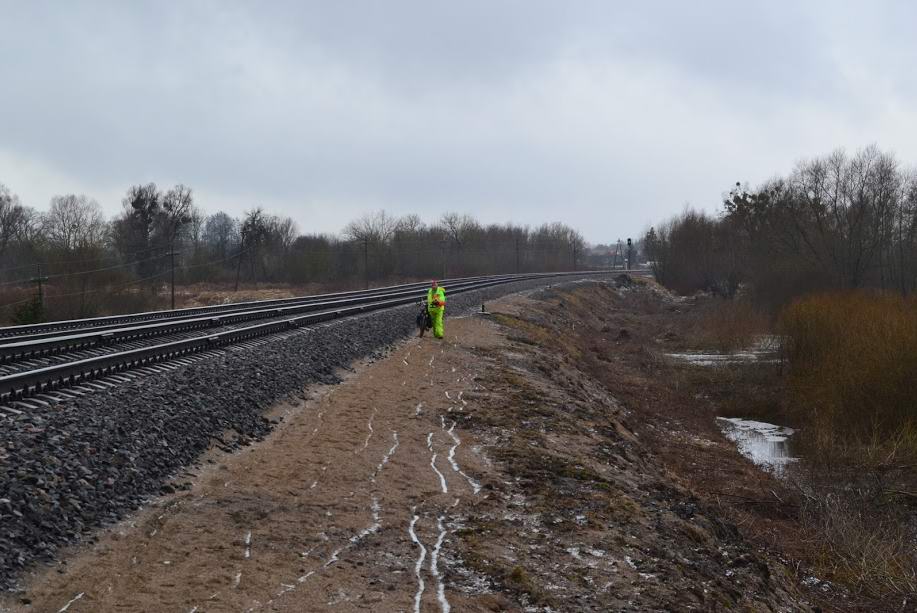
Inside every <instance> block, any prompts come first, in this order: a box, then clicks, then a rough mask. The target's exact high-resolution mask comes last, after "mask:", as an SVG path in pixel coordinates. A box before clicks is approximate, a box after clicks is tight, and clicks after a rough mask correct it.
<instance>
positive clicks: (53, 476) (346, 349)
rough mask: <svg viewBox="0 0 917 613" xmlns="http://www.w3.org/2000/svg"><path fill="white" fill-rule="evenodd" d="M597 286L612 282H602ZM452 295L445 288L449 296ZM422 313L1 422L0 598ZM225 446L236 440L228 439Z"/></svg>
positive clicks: (395, 312) (455, 310) (459, 301)
mask: <svg viewBox="0 0 917 613" xmlns="http://www.w3.org/2000/svg"><path fill="white" fill-rule="evenodd" d="M590 276H594V275H584V276H583V277H573V278H571V277H554V278H545V279H538V280H532V281H523V282H519V283H512V284H508V285H503V286H496V287H492V288H488V289H484V290H479V291H473V292H468V293H464V294H456V295H452V296H450V297H449V307H448V311H447V313H448V315H447V328H446V332H447V335H448V316H449V315H452V316H455V315H457V314H462V313H468V312H470V311H472V310H477V309H479V308H480V305H481V303H482V302H486V301H487V300H493V299H494V298H497V297H499V296H503V295H506V294H509V293H513V292H518V291H523V290H528V289H533V288H536V287H541V286H545V285H547V284H551V283H558V282H569V281H571V280H575V279H577V278H588V277H590ZM602 277H603V278H609V277H608V275H603V276H602ZM447 291H448V288H447ZM418 308H419V307H418V306H413V305H410V306H403V307H398V308H394V309H389V310H384V311H378V312H375V313H371V314H368V315H365V316H362V317H359V318H353V319H345V320H341V321H337V322H334V323H332V324H331V325H327V326H324V327H318V328H314V329H312V330H308V331H303V332H302V333H299V334H295V335H292V336H289V337H287V338H284V339H282V340H278V341H276V342H274V341H272V342H267V343H262V344H261V345H260V346H258V347H256V348H252V349H242V350H238V351H225V352H222V353H221V354H220V355H219V357H216V358H212V359H207V360H201V361H199V362H197V363H195V364H192V365H190V366H186V367H180V368H177V369H175V370H172V371H169V372H167V373H162V374H157V375H151V376H146V377H140V378H137V379H135V380H133V381H131V382H128V383H124V384H123V385H119V386H117V387H115V388H112V389H110V390H108V391H105V392H98V393H94V394H89V395H86V396H84V397H81V398H78V399H75V400H72V401H68V402H64V403H60V404H56V405H53V406H50V407H42V408H39V409H36V410H34V411H30V412H29V413H27V414H23V415H19V416H6V417H2V418H0V587H2V588H4V589H9V588H11V587H13V586H14V582H15V580H16V577H17V576H18V575H19V574H20V573H21V572H22V571H23V570H24V569H25V568H26V567H27V566H28V565H29V564H31V563H33V562H35V561H37V560H49V559H51V558H52V556H53V554H54V551H55V550H56V549H57V548H58V547H60V546H62V545H65V544H68V543H72V542H75V541H77V540H79V539H80V538H81V537H82V536H84V535H86V534H88V533H89V532H90V531H91V530H93V529H95V528H98V527H99V526H103V525H106V524H110V523H113V522H115V521H117V520H119V519H121V518H122V517H124V516H125V515H126V514H127V513H129V512H130V511H132V510H134V509H136V508H137V507H138V506H140V505H141V504H142V503H143V502H144V501H145V500H148V499H149V497H150V496H153V495H156V494H159V493H162V492H168V491H170V490H171V488H172V486H171V485H167V482H168V481H170V479H171V478H172V477H173V476H174V475H176V473H177V472H178V471H179V470H180V469H181V468H182V467H184V466H187V465H189V464H191V463H193V462H194V461H195V460H196V459H197V458H199V457H200V455H201V454H202V453H203V452H204V451H206V450H207V449H208V448H210V447H211V446H212V445H214V444H217V445H219V446H221V447H237V446H239V445H246V444H248V443H249V442H250V441H252V440H256V439H259V438H261V437H263V436H265V435H266V434H267V433H268V432H269V431H270V429H271V427H272V423H271V422H270V421H269V420H267V419H266V418H265V417H263V414H264V412H265V411H266V410H267V409H268V408H270V407H271V406H272V405H274V404H275V403H277V402H278V401H281V400H284V399H288V398H290V397H291V396H296V395H302V394H303V392H304V389H305V388H306V387H307V386H309V385H311V384H316V383H326V384H333V383H336V382H338V381H339V377H338V375H337V374H336V373H337V372H338V371H339V370H340V369H341V368H346V367H349V366H350V365H352V364H353V363H354V362H355V361H357V360H359V359H361V358H365V357H368V356H379V355H382V354H384V353H385V349H386V348H387V347H390V346H391V345H393V344H394V343H395V342H397V341H399V340H401V339H404V338H405V337H407V336H409V335H412V334H415V333H416V328H415V323H414V318H415V315H416V313H417V311H418ZM226 438H231V439H232V440H229V441H227V440H225V439H226Z"/></svg>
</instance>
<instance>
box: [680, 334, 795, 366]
mask: <svg viewBox="0 0 917 613" xmlns="http://www.w3.org/2000/svg"><path fill="white" fill-rule="evenodd" d="M779 346H780V341H779V339H778V338H777V337H776V336H771V335H760V336H758V337H756V338H755V342H754V344H753V345H752V346H751V347H749V348H748V349H746V350H744V351H736V352H733V353H703V352H695V351H686V352H683V353H667V354H665V355H666V357H668V358H672V359H673V360H678V361H680V362H687V363H688V364H693V365H694V366H726V365H729V364H754V363H757V364H774V363H776V362H778V361H779V360H778V358H777V350H778V349H779Z"/></svg>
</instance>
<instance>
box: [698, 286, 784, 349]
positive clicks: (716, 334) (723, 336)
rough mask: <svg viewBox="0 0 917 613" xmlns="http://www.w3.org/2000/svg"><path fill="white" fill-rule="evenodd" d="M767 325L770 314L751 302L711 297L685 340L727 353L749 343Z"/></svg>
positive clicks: (765, 328) (765, 331) (751, 342)
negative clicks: (713, 298)
mask: <svg viewBox="0 0 917 613" xmlns="http://www.w3.org/2000/svg"><path fill="white" fill-rule="evenodd" d="M770 328H771V320H770V317H768V315H767V314H766V313H765V312H764V311H761V310H760V309H758V308H756V307H755V306H754V305H752V304H751V302H749V301H747V300H744V299H736V300H722V299H715V300H713V301H711V302H710V303H708V304H706V305H704V306H703V308H702V310H701V311H700V313H699V315H698V317H697V320H696V323H695V324H694V326H693V329H692V330H690V331H689V333H688V340H689V342H690V343H691V344H692V345H694V346H697V347H704V348H710V349H714V350H716V351H719V352H723V353H728V352H730V351H737V350H740V349H746V348H748V347H750V346H751V345H752V344H754V341H755V338H756V337H758V336H759V335H761V334H766V333H767V332H768V331H769V330H770Z"/></svg>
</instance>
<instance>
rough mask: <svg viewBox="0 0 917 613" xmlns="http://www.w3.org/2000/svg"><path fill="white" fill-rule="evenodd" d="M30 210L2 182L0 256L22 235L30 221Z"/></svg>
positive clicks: (0, 188)
mask: <svg viewBox="0 0 917 613" xmlns="http://www.w3.org/2000/svg"><path fill="white" fill-rule="evenodd" d="M29 217H30V215H29V212H28V209H26V207H24V206H22V204H21V203H20V202H19V197H18V196H17V195H16V194H13V193H11V192H10V190H9V188H7V187H6V186H5V185H3V184H2V183H0V256H3V254H4V253H6V250H7V248H8V247H9V245H10V243H11V242H12V241H13V240H14V239H15V238H17V237H19V236H21V234H22V233H23V231H24V230H25V226H26V225H28V222H29Z"/></svg>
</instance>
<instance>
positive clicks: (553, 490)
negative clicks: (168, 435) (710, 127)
mask: <svg viewBox="0 0 917 613" xmlns="http://www.w3.org/2000/svg"><path fill="white" fill-rule="evenodd" d="M488 307H489V311H490V314H488V315H484V316H482V315H476V316H470V317H465V318H461V319H458V318H453V319H449V320H448V322H447V339H446V340H445V341H444V342H439V341H436V340H434V339H431V338H429V337H427V338H424V339H413V340H410V341H408V342H405V343H403V344H402V345H400V346H399V347H398V348H397V349H396V350H395V351H394V352H393V353H392V354H391V355H390V356H389V357H387V358H385V359H384V360H381V361H378V362H375V363H372V364H364V365H361V366H359V367H358V368H357V369H356V372H355V373H354V374H353V375H352V376H350V377H348V378H347V380H346V381H345V382H344V383H342V384H340V385H337V386H333V387H325V388H315V389H312V390H310V395H311V398H310V399H309V400H307V401H304V402H301V403H297V404H286V405H283V406H278V407H275V409H274V411H273V416H274V417H278V418H279V417H282V420H281V423H280V425H279V426H277V428H276V429H275V431H274V432H273V433H272V434H271V435H270V436H269V437H268V438H266V439H265V440H264V441H262V442H259V443H256V444H253V445H251V446H250V447H248V448H246V449H245V450H244V451H241V452H238V453H235V454H224V453H222V452H218V451H214V452H212V453H210V454H209V456H208V458H207V459H206V460H205V461H204V462H202V463H201V464H200V465H199V466H197V467H195V468H193V469H191V470H190V472H189V473H187V474H185V475H181V476H180V477H181V479H182V481H183V482H186V481H189V480H190V482H191V483H192V487H191V489H190V490H187V491H180V492H177V493H175V494H171V495H168V496H164V497H162V498H159V499H157V500H155V501H154V502H153V503H152V504H151V505H150V506H149V507H147V508H146V509H144V510H142V511H140V512H138V513H136V514H135V515H134V516H132V517H131V518H129V519H127V520H125V521H122V522H120V523H119V524H117V525H115V526H113V527H111V528H110V529H107V530H105V531H104V532H103V533H101V534H100V536H99V539H98V541H97V542H96V543H95V544H93V545H91V546H86V547H83V548H81V549H75V550H71V551H67V552H64V553H63V555H62V557H61V562H60V563H59V564H56V565H54V566H51V567H48V568H45V569H41V570H40V571H38V572H35V573H33V574H32V575H31V576H30V577H28V578H27V582H26V586H25V590H24V591H23V592H22V593H19V594H16V595H14V596H12V597H9V598H7V599H6V600H5V601H3V604H0V609H3V610H10V611H61V610H66V611H70V612H82V611H183V612H190V611H194V612H195V613H202V612H204V611H321V610H329V609H334V610H336V611H358V610H360V611H366V610H369V611H421V610H422V611H446V610H450V609H451V610H454V611H663V610H664V611H672V610H677V611H681V610H700V611H718V610H719V611H734V610H740V611H741V610H745V611H800V610H808V609H810V608H811V607H812V606H813V605H816V606H822V607H826V606H827V608H830V606H828V605H830V603H831V600H830V598H834V596H830V597H829V596H822V595H821V593H820V591H819V590H817V589H814V590H813V589H812V588H811V586H809V587H807V586H806V585H805V584H804V579H805V573H804V569H802V570H800V569H799V568H798V567H797V566H796V565H794V564H793V563H792V562H790V563H787V564H784V563H782V562H781V561H780V558H781V557H782V554H780V552H774V551H768V550H766V549H764V545H763V544H762V543H763V542H764V541H762V540H761V535H760V534H759V533H758V532H757V531H758V530H760V529H761V526H762V525H764V524H762V523H761V522H760V521H756V522H752V521H748V522H745V521H744V519H743V518H745V517H747V516H746V515H742V514H741V513H743V512H744V511H743V509H744V507H743V506H742V505H741V504H738V505H737V504H735V503H734V500H736V499H737V498H736V497H737V496H748V497H752V496H753V497H755V499H756V500H757V499H758V497H760V498H761V500H767V499H768V498H767V496H768V494H767V490H769V489H772V488H771V485H772V484H771V481H770V480H769V478H768V477H767V476H762V475H761V474H760V473H759V471H757V469H754V468H753V467H752V466H751V465H750V464H749V463H748V462H747V461H745V460H743V459H742V458H741V457H739V456H738V454H737V453H736V452H735V450H734V449H733V448H732V446H731V445H730V444H729V443H728V442H727V441H726V440H725V439H723V437H722V436H721V435H720V434H719V432H718V430H717V429H716V427H715V424H713V423H712V422H713V420H712V415H710V414H708V413H705V412H704V411H703V410H701V409H700V408H698V407H699V406H701V405H702V402H701V400H702V399H698V398H696V394H695V391H693V390H694V389H695V388H689V387H679V386H678V385H676V382H678V381H679V380H680V379H679V377H678V376H677V371H676V370H673V369H677V368H679V367H677V366H673V365H671V364H670V363H668V362H667V361H666V360H665V359H664V358H662V357H661V354H662V353H663V352H664V351H665V350H666V348H667V347H669V346H670V345H677V344H678V335H677V330H674V331H673V329H671V326H672V322H673V321H677V319H678V317H679V316H680V314H681V313H683V312H684V311H685V310H687V309H689V308H690V305H688V304H685V303H683V302H678V301H675V300H674V299H672V298H671V297H669V296H667V295H666V294H665V293H664V292H660V291H658V290H655V289H653V288H652V286H647V285H639V286H636V287H631V288H628V287H623V288H619V289H615V288H613V287H612V286H610V285H608V284H605V283H594V282H587V283H576V284H570V285H569V286H567V287H565V288H564V289H555V290H548V291H545V292H537V293H535V294H531V295H527V296H511V297H507V298H504V299H501V300H499V301H496V302H494V303H490V304H488ZM689 389H690V390H692V391H691V392H690V393H691V396H690V397H683V396H684V394H685V393H686V392H687V390H689ZM774 491H776V492H778V493H779V490H776V489H775V490H774ZM774 495H775V496H776V495H777V494H774ZM730 496H731V497H730ZM724 499H725V500H724ZM768 504H769V503H768ZM758 506H760V505H758ZM772 506H774V505H772ZM775 506H776V507H777V508H778V510H777V512H778V515H779V512H780V510H779V506H780V505H775ZM737 518H738V520H740V521H739V525H737V523H736V522H737ZM778 519H779V517H778ZM762 521H763V520H762Z"/></svg>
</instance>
